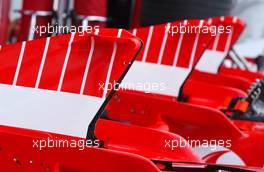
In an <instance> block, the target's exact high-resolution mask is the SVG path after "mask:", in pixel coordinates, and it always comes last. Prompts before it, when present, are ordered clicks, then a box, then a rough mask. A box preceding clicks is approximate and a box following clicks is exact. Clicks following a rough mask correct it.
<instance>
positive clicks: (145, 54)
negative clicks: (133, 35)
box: [142, 26, 154, 62]
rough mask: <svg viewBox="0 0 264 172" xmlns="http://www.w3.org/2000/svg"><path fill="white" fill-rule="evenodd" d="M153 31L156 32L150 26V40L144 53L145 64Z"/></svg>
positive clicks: (148, 39)
mask: <svg viewBox="0 0 264 172" xmlns="http://www.w3.org/2000/svg"><path fill="white" fill-rule="evenodd" d="M153 30H154V26H150V27H149V33H148V38H147V42H146V47H145V50H144V53H143V57H142V61H143V62H145V61H146V59H147V55H148V50H149V45H150V41H151V38H152V33H153Z"/></svg>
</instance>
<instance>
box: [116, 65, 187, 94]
mask: <svg viewBox="0 0 264 172" xmlns="http://www.w3.org/2000/svg"><path fill="white" fill-rule="evenodd" d="M189 73H190V70H189V69H185V68H179V67H173V66H167V65H157V64H153V63H144V62H139V61H135V62H134V64H133V65H132V66H131V69H130V70H129V71H128V73H127V75H126V76H125V78H124V80H123V81H122V83H121V87H122V88H127V89H129V88H130V89H131V87H130V86H132V89H134V90H138V91H143V92H150V93H156V94H162V95H169V96H174V97H177V96H178V95H179V91H180V88H181V86H182V84H183V83H184V81H185V79H186V77H187V76H188V74H189ZM149 85H152V86H154V87H155V89H154V87H153V89H150V88H149ZM155 85H156V86H155ZM157 85H159V88H158V89H157Z"/></svg>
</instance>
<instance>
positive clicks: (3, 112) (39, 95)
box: [0, 84, 104, 138]
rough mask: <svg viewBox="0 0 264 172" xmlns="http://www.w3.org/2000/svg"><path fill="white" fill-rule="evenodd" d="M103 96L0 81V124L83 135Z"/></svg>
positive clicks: (83, 136) (77, 135)
mask: <svg viewBox="0 0 264 172" xmlns="http://www.w3.org/2000/svg"><path fill="white" fill-rule="evenodd" d="M103 101H104V99H101V98H98V97H92V96H82V95H79V94H72V93H65V92H58V91H50V90H42V89H35V88H27V87H20V86H11V85H3V84H0V125H6V126H13V127H18V128H26V129H32V130H40V131H44V132H52V133H58V134H65V135H70V136H76V137H82V138H85V137H86V133H87V129H88V125H89V123H90V122H91V121H92V119H93V117H94V115H95V114H96V113H97V111H98V110H99V108H100V107H101V105H102V103H103Z"/></svg>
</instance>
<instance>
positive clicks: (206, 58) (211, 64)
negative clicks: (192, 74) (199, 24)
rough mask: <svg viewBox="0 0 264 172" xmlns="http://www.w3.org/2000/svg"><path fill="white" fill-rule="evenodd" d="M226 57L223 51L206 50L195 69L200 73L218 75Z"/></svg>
mask: <svg viewBox="0 0 264 172" xmlns="http://www.w3.org/2000/svg"><path fill="white" fill-rule="evenodd" d="M226 55H227V54H226V53H225V52H222V51H213V50H205V52H204V53H203V55H202V57H201V59H200V60H199V62H198V64H197V65H196V67H195V68H196V69H197V70H199V71H203V72H209V73H215V74H216V73H217V72H218V68H219V67H220V65H221V63H222V61H223V60H224V59H225V57H226Z"/></svg>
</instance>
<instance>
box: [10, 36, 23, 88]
mask: <svg viewBox="0 0 264 172" xmlns="http://www.w3.org/2000/svg"><path fill="white" fill-rule="evenodd" d="M25 48H26V42H25V41H24V42H22V46H21V49H20V54H19V58H18V63H17V67H16V72H15V76H14V81H13V85H16V83H17V79H18V75H19V71H20V67H21V64H22V60H23V57H24V52H25Z"/></svg>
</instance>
